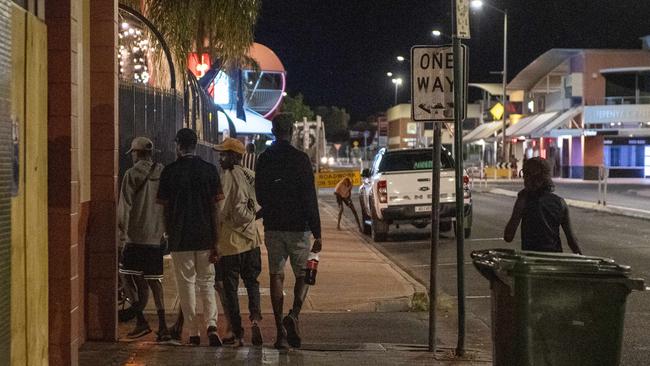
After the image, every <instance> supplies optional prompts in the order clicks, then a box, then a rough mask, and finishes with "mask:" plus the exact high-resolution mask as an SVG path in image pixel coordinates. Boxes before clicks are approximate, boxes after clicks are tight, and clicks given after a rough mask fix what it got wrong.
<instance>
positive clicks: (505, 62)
mask: <svg viewBox="0 0 650 366" xmlns="http://www.w3.org/2000/svg"><path fill="white" fill-rule="evenodd" d="M502 76H503V80H502V83H503V85H502V87H503V97H502V98H503V99H502V101H503V116H502V117H503V127H502V128H503V162H504V163H505V162H507V161H508V160H507V158H508V153H507V152H506V144H507V140H506V127H507V124H506V121H507V120H508V99H507V98H508V93H507V91H506V87H507V82H508V10H507V9H504V10H503V75H502Z"/></svg>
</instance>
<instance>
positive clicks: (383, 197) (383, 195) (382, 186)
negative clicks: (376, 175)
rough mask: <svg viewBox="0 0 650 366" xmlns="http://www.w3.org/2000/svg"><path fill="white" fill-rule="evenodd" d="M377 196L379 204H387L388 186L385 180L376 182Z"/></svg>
mask: <svg viewBox="0 0 650 366" xmlns="http://www.w3.org/2000/svg"><path fill="white" fill-rule="evenodd" d="M377 194H378V195H379V203H387V202H388V185H387V184H386V181H385V180H380V181H379V182H377Z"/></svg>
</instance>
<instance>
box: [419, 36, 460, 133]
mask: <svg viewBox="0 0 650 366" xmlns="http://www.w3.org/2000/svg"><path fill="white" fill-rule="evenodd" d="M461 51H462V52H461V60H463V61H464V60H465V54H466V51H465V47H463V48H462V49H461ZM411 116H412V118H413V120H414V121H433V122H453V120H454V52H453V48H452V47H451V46H450V45H446V46H413V47H412V48H411Z"/></svg>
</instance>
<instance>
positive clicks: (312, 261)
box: [305, 253, 318, 285]
mask: <svg viewBox="0 0 650 366" xmlns="http://www.w3.org/2000/svg"><path fill="white" fill-rule="evenodd" d="M317 272H318V253H309V259H307V270H306V271H305V283H306V284H308V285H314V284H316V273H317Z"/></svg>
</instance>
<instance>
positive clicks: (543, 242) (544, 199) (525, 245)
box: [503, 157, 582, 254]
mask: <svg viewBox="0 0 650 366" xmlns="http://www.w3.org/2000/svg"><path fill="white" fill-rule="evenodd" d="M523 171H524V189H522V190H521V191H520V192H519V194H517V201H516V202H515V207H514V209H513V211H512V216H511V217H510V220H509V221H508V224H507V225H506V228H505V232H504V234H503V237H504V239H505V241H506V242H508V243H510V242H511V241H512V240H513V239H514V237H515V233H516V232H517V227H518V226H519V222H521V249H522V250H532V251H538V252H562V240H561V239H560V226H561V227H562V230H563V231H564V234H565V236H566V238H567V243H568V245H569V248H570V249H571V251H572V252H573V253H576V254H582V250H581V249H580V246H579V245H578V241H577V240H576V238H575V235H574V233H573V230H572V228H571V220H570V219H569V208H568V206H567V204H566V202H564V199H562V198H561V197H559V196H557V195H555V194H554V193H553V190H554V185H553V181H552V179H551V169H550V167H549V165H548V163H547V162H546V160H544V159H542V158H540V157H535V158H531V159H527V160H525V162H524V169H523Z"/></svg>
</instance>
